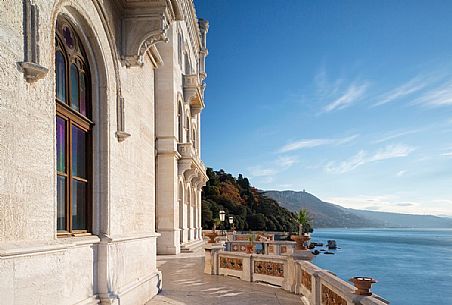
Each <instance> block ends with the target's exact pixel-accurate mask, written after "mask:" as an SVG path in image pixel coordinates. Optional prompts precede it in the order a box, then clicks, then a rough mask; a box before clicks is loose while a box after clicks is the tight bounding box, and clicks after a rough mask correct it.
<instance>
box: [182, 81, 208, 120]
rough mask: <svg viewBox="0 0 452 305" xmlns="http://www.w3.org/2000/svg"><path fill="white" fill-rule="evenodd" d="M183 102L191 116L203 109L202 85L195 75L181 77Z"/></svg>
mask: <svg viewBox="0 0 452 305" xmlns="http://www.w3.org/2000/svg"><path fill="white" fill-rule="evenodd" d="M183 87H184V101H185V103H187V104H188V105H190V112H191V115H192V116H194V115H197V114H199V113H200V112H201V110H202V109H203V108H204V107H205V105H204V83H201V82H200V79H199V76H198V75H197V74H187V75H184V76H183Z"/></svg>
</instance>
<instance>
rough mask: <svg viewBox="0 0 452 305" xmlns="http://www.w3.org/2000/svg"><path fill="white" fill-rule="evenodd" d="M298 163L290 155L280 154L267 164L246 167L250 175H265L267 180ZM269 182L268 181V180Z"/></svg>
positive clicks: (258, 176)
mask: <svg viewBox="0 0 452 305" xmlns="http://www.w3.org/2000/svg"><path fill="white" fill-rule="evenodd" d="M296 163H298V159H297V158H295V157H292V156H280V157H278V158H277V159H276V160H274V161H273V162H270V163H269V164H268V165H257V166H252V167H250V168H248V171H249V175H250V177H255V178H261V177H265V178H266V179H267V182H268V181H269V178H272V177H273V176H275V175H277V174H279V173H280V172H282V171H285V170H287V169H289V168H291V167H292V166H293V165H295V164H296ZM271 181H272V180H271ZM268 183H269V182H268Z"/></svg>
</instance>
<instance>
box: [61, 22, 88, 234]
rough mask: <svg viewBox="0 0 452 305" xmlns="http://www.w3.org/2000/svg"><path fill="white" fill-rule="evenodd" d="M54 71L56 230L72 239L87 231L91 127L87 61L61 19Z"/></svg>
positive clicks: (75, 39)
mask: <svg viewBox="0 0 452 305" xmlns="http://www.w3.org/2000/svg"><path fill="white" fill-rule="evenodd" d="M68 63H70V64H68ZM55 71H56V73H55V77H56V80H55V81H56V92H55V97H56V175H57V186H56V188H57V194H56V197H57V198H56V199H57V221H56V223H57V225H56V226H57V231H58V233H59V234H60V235H71V234H72V235H74V234H79V233H86V232H88V230H89V228H88V226H89V223H90V221H89V218H90V215H89V213H90V210H91V209H90V202H91V199H90V198H89V196H88V194H89V193H90V187H91V181H90V179H91V177H92V172H91V171H92V170H91V168H90V160H91V156H92V148H91V146H90V143H91V136H92V126H93V123H92V122H91V121H90V120H89V115H90V109H91V106H90V104H89V102H90V100H91V97H90V95H89V86H90V84H89V69H88V61H87V59H86V56H85V51H84V50H83V47H82V44H81V42H80V39H79V37H78V35H77V34H76V32H75V31H74V30H73V28H72V26H71V25H70V24H69V22H67V21H66V20H64V19H62V18H59V19H58V22H57V25H56V51H55Z"/></svg>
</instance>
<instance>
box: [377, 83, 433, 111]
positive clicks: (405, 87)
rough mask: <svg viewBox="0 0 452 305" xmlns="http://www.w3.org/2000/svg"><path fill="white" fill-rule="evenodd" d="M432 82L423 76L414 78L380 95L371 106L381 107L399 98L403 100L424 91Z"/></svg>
mask: <svg viewBox="0 0 452 305" xmlns="http://www.w3.org/2000/svg"><path fill="white" fill-rule="evenodd" d="M433 80H434V78H432V77H425V76H416V77H414V78H412V79H411V80H409V81H408V82H406V83H404V84H402V85H400V86H399V87H397V88H394V89H392V90H391V91H389V92H387V93H385V94H382V95H381V96H379V97H378V100H379V101H378V102H377V103H375V104H374V105H373V106H374V107H375V106H381V105H384V104H387V103H390V102H393V101H395V100H397V99H399V98H403V97H405V96H408V95H410V94H413V93H416V92H418V91H420V90H422V89H424V88H425V87H426V86H427V85H430V83H431V82H432V81H433Z"/></svg>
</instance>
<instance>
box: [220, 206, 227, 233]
mask: <svg viewBox="0 0 452 305" xmlns="http://www.w3.org/2000/svg"><path fill="white" fill-rule="evenodd" d="M225 215H226V212H225V211H223V210H221V211H220V221H221V224H222V230H221V235H223V231H224V225H223V222H224V218H225Z"/></svg>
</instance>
